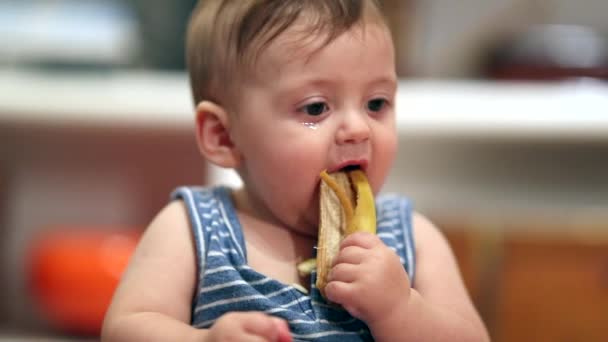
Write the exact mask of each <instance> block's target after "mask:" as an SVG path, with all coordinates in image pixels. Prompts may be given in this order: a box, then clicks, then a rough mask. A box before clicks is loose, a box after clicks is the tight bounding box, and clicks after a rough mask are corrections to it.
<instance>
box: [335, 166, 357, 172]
mask: <svg viewBox="0 0 608 342" xmlns="http://www.w3.org/2000/svg"><path fill="white" fill-rule="evenodd" d="M355 170H361V165H359V164H353V165H347V166H344V167H343V168H341V169H340V170H339V171H342V172H349V171H355Z"/></svg>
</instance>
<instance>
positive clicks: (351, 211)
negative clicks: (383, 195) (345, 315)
mask: <svg viewBox="0 0 608 342" xmlns="http://www.w3.org/2000/svg"><path fill="white" fill-rule="evenodd" d="M321 179H322V182H321V188H320V201H319V202H320V215H319V236H318V243H317V259H316V268H317V281H316V284H315V285H316V287H317V288H318V289H319V291H321V294H322V295H323V296H324V297H325V285H327V282H328V281H327V276H328V273H329V270H330V269H331V267H332V264H333V260H334V258H335V257H336V255H337V254H338V251H339V248H340V242H341V241H342V239H343V238H345V237H346V236H348V235H350V234H353V233H356V232H362V231H363V232H369V233H372V234H375V233H376V206H375V204H374V195H373V192H372V189H371V186H370V185H369V183H368V181H367V177H366V176H365V173H364V172H363V171H361V170H354V171H348V172H336V173H333V174H332V175H329V174H328V173H327V172H326V171H322V172H321Z"/></svg>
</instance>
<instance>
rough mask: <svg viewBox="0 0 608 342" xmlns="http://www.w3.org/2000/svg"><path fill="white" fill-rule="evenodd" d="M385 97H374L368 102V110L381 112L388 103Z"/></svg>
mask: <svg viewBox="0 0 608 342" xmlns="http://www.w3.org/2000/svg"><path fill="white" fill-rule="evenodd" d="M387 102H388V101H386V100H385V99H373V100H369V101H368V102H367V110H369V111H370V112H380V111H382V109H383V108H384V106H385V105H386V104H387Z"/></svg>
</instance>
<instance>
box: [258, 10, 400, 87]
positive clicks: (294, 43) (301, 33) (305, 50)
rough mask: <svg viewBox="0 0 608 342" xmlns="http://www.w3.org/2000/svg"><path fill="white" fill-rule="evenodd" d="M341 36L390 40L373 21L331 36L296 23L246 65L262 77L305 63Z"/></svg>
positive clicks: (383, 26)
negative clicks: (273, 71)
mask: <svg viewBox="0 0 608 342" xmlns="http://www.w3.org/2000/svg"><path fill="white" fill-rule="evenodd" d="M343 35H351V36H352V37H353V39H359V40H361V41H363V40H364V39H367V37H371V39H387V40H389V41H390V33H389V32H388V29H387V27H386V26H385V25H382V24H380V23H377V22H360V23H357V24H355V25H353V26H352V27H350V28H348V29H346V30H344V31H341V32H339V33H338V34H335V35H334V36H332V32H329V31H323V30H322V28H312V31H311V25H310V24H309V23H307V22H305V21H303V22H296V23H294V24H293V25H292V26H290V27H289V28H288V29H287V30H285V31H284V32H282V33H281V34H280V35H279V36H277V37H276V38H275V39H274V40H272V41H271V42H269V43H268V44H267V45H266V46H264V47H263V49H261V50H260V51H258V52H257V54H256V55H255V57H254V58H253V59H252V60H251V61H252V62H253V63H250V64H249V67H250V68H251V69H250V70H249V71H251V72H253V73H254V74H261V75H262V76H263V75H266V74H267V73H268V72H270V71H272V70H275V71H279V70H280V69H281V68H282V67H286V66H289V65H292V64H306V63H308V62H310V61H311V60H313V59H314V58H315V57H317V56H318V55H319V52H320V51H321V50H322V49H323V48H325V47H327V46H328V45H330V44H332V43H333V42H334V41H335V40H337V39H338V38H339V37H341V36H343ZM390 43H391V44H392V41H390ZM261 75H258V76H261Z"/></svg>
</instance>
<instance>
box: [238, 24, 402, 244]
mask: <svg viewBox="0 0 608 342" xmlns="http://www.w3.org/2000/svg"><path fill="white" fill-rule="evenodd" d="M296 30H297V29H295V28H292V29H290V30H289V31H287V32H285V33H283V34H282V35H281V36H280V37H279V38H278V39H277V40H276V41H274V42H273V43H272V44H271V45H270V46H269V47H268V49H267V50H265V51H264V52H263V53H262V55H261V56H260V59H259V61H258V64H257V69H256V70H257V74H258V76H259V77H257V79H256V80H255V81H252V82H250V83H247V84H245V85H244V86H243V87H242V88H243V89H242V91H241V93H240V94H239V95H240V99H239V101H238V103H237V108H238V114H237V115H236V116H235V117H233V121H232V127H231V136H232V138H233V141H234V143H235V145H236V147H237V148H238V149H239V150H240V152H241V154H242V157H243V163H242V165H241V167H240V169H239V171H240V173H241V176H242V177H243V180H244V182H245V184H246V189H247V195H248V200H249V201H250V202H251V203H252V204H253V205H254V207H256V208H260V209H262V210H261V212H265V214H264V215H266V216H268V217H264V218H265V219H267V220H272V221H275V222H278V223H280V224H283V225H286V226H289V227H291V228H292V229H296V230H298V231H300V232H303V233H306V234H311V235H314V234H316V233H317V222H318V185H319V173H320V172H321V171H322V170H325V169H327V170H329V171H330V172H331V171H336V170H339V169H340V168H343V167H345V166H349V165H359V166H361V168H362V169H363V170H364V171H365V172H366V173H367V175H368V178H369V181H370V183H371V186H372V188H373V190H374V192H375V193H377V192H378V191H379V189H380V187H381V186H382V184H383V182H384V180H385V178H386V176H387V173H388V171H389V168H390V166H391V164H392V161H393V159H394V156H395V150H396V145H397V137H396V131H395V112H394V108H395V92H396V87H397V82H396V74H395V60H394V49H393V45H392V41H391V39H390V35H389V33H388V32H387V31H386V29H385V28H384V27H382V26H380V25H375V24H371V23H370V24H367V25H366V26H365V29H364V30H362V29H361V27H359V26H357V27H355V28H353V29H351V30H350V31H348V32H346V33H344V34H342V35H341V36H339V37H338V38H336V39H335V40H333V41H332V42H331V43H330V44H329V45H327V46H324V47H322V48H321V49H320V50H315V49H316V48H318V47H319V46H320V45H319V44H321V43H322V42H323V38H324V37H319V38H317V39H316V40H310V38H308V39H309V41H308V42H309V43H311V44H307V45H304V46H303V45H302V44H301V42H302V41H301V40H300V38H302V37H304V36H303V35H302V33H301V31H300V32H298V31H296ZM298 42H299V44H298ZM314 51H316V52H314ZM313 52H314V53H313ZM311 53H312V54H311Z"/></svg>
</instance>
